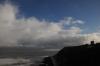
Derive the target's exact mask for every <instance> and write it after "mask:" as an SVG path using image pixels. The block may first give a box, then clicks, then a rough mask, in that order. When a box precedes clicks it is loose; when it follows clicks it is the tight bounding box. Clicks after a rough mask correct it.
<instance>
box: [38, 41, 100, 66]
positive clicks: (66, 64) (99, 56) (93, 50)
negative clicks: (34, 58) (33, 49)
mask: <svg viewBox="0 0 100 66" xmlns="http://www.w3.org/2000/svg"><path fill="white" fill-rule="evenodd" d="M91 65H93V66H100V43H96V44H93V43H92V42H91V44H90V45H89V44H86V45H81V46H70V47H64V48H63V49H62V50H60V51H59V52H58V53H57V54H55V55H54V56H51V57H46V58H44V60H43V61H42V65H40V66H91Z"/></svg>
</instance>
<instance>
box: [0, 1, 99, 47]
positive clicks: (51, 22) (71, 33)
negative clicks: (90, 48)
mask: <svg viewBox="0 0 100 66" xmlns="http://www.w3.org/2000/svg"><path fill="white" fill-rule="evenodd" d="M22 1H23V2H24V1H25V3H26V0H22ZM35 1H36V0H34V1H32V0H29V1H28V3H31V4H27V5H25V4H24V5H25V7H23V6H24V5H20V4H21V2H20V3H19V1H15V0H14V1H12V0H10V1H9V0H7V1H2V0H1V1H0V2H1V3H0V46H19V45H21V44H24V45H25V46H33V47H47V48H57V47H58V48H60V47H64V46H72V45H81V44H85V43H89V42H90V41H91V40H95V41H96V42H100V40H99V39H100V30H99V28H100V26H99V25H98V26H93V27H94V28H93V27H92V29H91V28H90V27H91V26H92V25H91V24H90V22H88V21H89V20H87V21H86V20H84V19H82V18H81V17H80V18H77V17H73V16H69V15H66V16H65V15H64V16H61V18H58V17H56V16H57V15H56V14H53V15H56V16H54V17H53V18H50V17H49V18H45V17H36V14H37V16H42V15H38V13H40V12H43V10H40V11H37V12H36V14H35V15H34V13H35V11H33V10H37V9H38V8H42V7H40V5H39V6H37V9H35V8H34V7H33V9H32V7H31V9H32V12H31V13H33V14H32V15H27V14H28V13H29V14H30V12H28V11H27V14H25V13H26V12H24V11H22V10H21V7H23V9H24V8H30V6H36V4H34V3H33V4H32V2H35ZM38 1H39V0H38ZM47 1H48V0H47ZM49 1H51V0H49ZM59 1H60V0H59ZM61 1H62V3H64V2H63V1H65V0H61ZM71 1H72V4H73V3H74V2H73V0H71ZM79 1H80V0H79ZM87 1H89V0H87ZM94 1H98V0H94ZM23 2H22V4H23ZM43 2H45V3H46V4H48V3H47V2H46V1H45V0H43ZM43 2H39V3H40V4H41V3H43ZM68 2H69V0H68ZM16 3H17V4H16ZM57 3H58V2H57ZM65 3H66V4H68V3H67V2H65ZM70 3H71V2H70ZM79 3H80V2H79ZM99 3H100V2H99ZM83 4H84V3H83ZM88 4H89V3H88ZM29 5H30V6H29ZM51 5H52V4H51ZM55 5H56V4H55ZM62 5H63V4H62ZM62 5H61V7H58V8H62ZM95 5H96V3H95ZM95 5H94V6H95ZM41 6H42V4H41ZM47 6H48V5H47ZM49 6H50V4H49ZM59 6H60V5H59ZM80 7H81V6H80ZM47 8H49V7H47ZM50 8H52V7H50ZM53 8H54V7H53ZM58 8H57V9H58ZM64 8H65V10H66V8H68V7H67V6H65V7H63V9H64ZM84 8H85V7H84ZM31 9H30V11H31ZM55 9H56V8H55ZM63 9H62V12H63ZM79 9H80V8H79ZM99 9H100V8H99ZM73 10H74V9H73ZM44 11H45V9H44ZM84 11H85V10H84ZM62 12H60V14H63V13H62ZM85 12H86V13H87V10H86V11H85ZM46 13H48V12H46ZM46 13H45V15H46ZM50 13H51V12H50ZM66 13H69V12H68V11H66ZM93 14H94V13H93ZM74 15H75V14H74ZM87 15H88V14H87ZM58 16H59V15H58ZM77 16H78V15H77ZM94 16H95V15H94ZM47 17H48V14H47ZM91 17H93V16H91ZM91 17H90V18H91ZM54 18H56V20H55V19H54ZM90 18H89V19H90ZM98 18H99V17H98ZM86 19H87V18H86ZM91 19H92V18H91ZM94 19H95V18H94ZM90 21H91V20H90ZM94 21H95V20H94ZM98 22H99V21H97V22H95V23H94V22H93V21H92V22H91V23H93V24H94V25H97V23H98ZM98 24H99V23H98ZM87 25H88V26H87ZM93 29H94V30H93Z"/></svg>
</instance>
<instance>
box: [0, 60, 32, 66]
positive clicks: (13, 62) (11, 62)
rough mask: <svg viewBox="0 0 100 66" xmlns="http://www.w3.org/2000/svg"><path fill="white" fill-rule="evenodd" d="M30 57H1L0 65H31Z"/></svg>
mask: <svg viewBox="0 0 100 66" xmlns="http://www.w3.org/2000/svg"><path fill="white" fill-rule="evenodd" d="M31 63H32V62H31V60H30V59H23V58H16V59H15V58H0V66H30V64H31Z"/></svg>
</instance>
